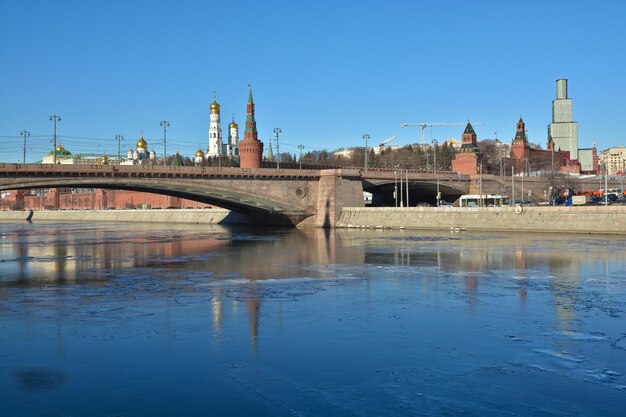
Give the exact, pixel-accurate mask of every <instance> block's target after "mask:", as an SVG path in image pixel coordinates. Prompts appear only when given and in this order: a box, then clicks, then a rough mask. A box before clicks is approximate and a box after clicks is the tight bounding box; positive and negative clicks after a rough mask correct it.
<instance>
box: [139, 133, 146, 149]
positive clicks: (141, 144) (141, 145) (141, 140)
mask: <svg viewBox="0 0 626 417" xmlns="http://www.w3.org/2000/svg"><path fill="white" fill-rule="evenodd" d="M137 149H148V142H146V140H145V139H144V138H143V133H142V134H141V136H140V137H139V140H138V141H137Z"/></svg>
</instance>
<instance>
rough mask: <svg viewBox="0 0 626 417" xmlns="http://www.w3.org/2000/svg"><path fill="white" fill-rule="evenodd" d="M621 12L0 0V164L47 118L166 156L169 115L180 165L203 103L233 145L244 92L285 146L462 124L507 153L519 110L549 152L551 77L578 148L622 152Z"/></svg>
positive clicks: (94, 142) (335, 144)
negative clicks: (561, 81) (562, 83)
mask: <svg viewBox="0 0 626 417" xmlns="http://www.w3.org/2000/svg"><path fill="white" fill-rule="evenodd" d="M625 16H626V6H625V5H624V3H623V2H620V1H612V2H611V1H597V2H588V1H585V2H583V1H543V2H534V1H524V2H507V1H474V2H465V1H387V2H382V1H328V2H327V1H323V0H320V1H316V2H298V1H284V2H280V1H271V2H253V1H250V2H237V1H223V2H219V1H212V2H205V1H176V2H174V1H169V2H165V1H116V0H111V1H55V2H50V1H29V0H0V145H1V149H2V158H1V159H2V160H5V161H17V160H20V159H21V147H22V142H21V137H20V136H19V132H20V131H21V130H23V129H27V130H29V131H30V132H31V135H32V137H31V138H29V145H28V146H27V160H32V161H34V160H37V159H40V158H41V155H42V154H43V153H44V152H46V151H48V150H49V149H51V147H52V145H51V144H50V139H51V135H52V123H51V122H50V121H49V120H48V117H49V116H50V115H51V114H54V113H56V114H59V115H61V118H62V121H61V122H60V124H59V134H60V135H61V142H62V143H63V144H64V145H65V146H66V147H67V148H68V149H69V150H70V151H73V152H81V153H86V152H97V153H101V152H107V154H109V155H111V154H116V153H117V142H116V141H115V140H114V137H115V135H116V134H122V135H124V136H125V138H126V139H125V142H124V143H123V149H128V148H129V147H130V146H131V145H134V143H135V142H136V140H137V138H138V137H139V134H140V132H141V131H142V130H143V134H144V136H145V137H146V139H147V141H148V143H149V147H150V149H152V148H154V149H155V150H156V151H157V153H162V151H163V146H162V135H163V131H162V128H161V127H160V126H159V121H160V120H163V119H166V120H168V121H170V123H171V126H170V127H169V129H168V151H174V150H175V149H180V150H181V152H182V153H185V154H191V153H192V152H194V151H195V150H196V149H197V148H198V147H199V146H200V147H202V148H203V149H206V146H207V143H208V128H209V115H208V113H209V104H210V102H211V101H212V99H213V91H216V92H217V98H218V102H219V103H220V105H221V109H222V127H223V128H224V130H225V128H226V126H227V124H228V122H229V121H230V118H231V114H232V113H234V114H235V120H236V121H237V122H238V123H239V124H240V127H241V136H242V137H243V125H244V120H245V108H246V107H245V104H246V99H247V88H248V87H247V85H248V83H251V84H252V87H253V93H254V98H255V103H256V109H257V126H258V129H259V138H260V139H261V140H263V141H267V140H268V139H269V138H270V137H271V136H272V129H273V128H274V127H281V129H282V132H283V133H282V137H281V151H284V152H291V153H297V151H298V149H297V145H298V144H303V145H304V146H305V147H306V148H305V149H308V150H312V149H336V148H340V147H347V146H363V139H362V135H363V133H369V135H370V136H371V138H372V139H371V142H370V144H376V143H377V142H379V141H382V140H383V139H385V138H387V137H389V136H392V135H396V136H397V139H396V140H395V141H394V142H392V143H390V145H391V144H397V145H403V144H408V143H415V142H417V141H418V140H419V139H418V138H419V135H420V131H419V129H418V128H404V129H402V128H400V124H401V123H416V122H423V121H426V122H464V121H466V120H468V119H471V120H474V121H480V122H483V123H484V125H483V126H480V127H477V128H476V130H477V133H478V137H479V139H485V138H493V137H494V135H493V132H494V131H497V132H498V137H499V138H500V139H501V140H504V141H507V142H510V141H511V140H512V138H513V136H514V133H515V123H516V122H517V119H518V117H519V116H520V115H522V116H523V117H524V120H525V121H526V127H527V129H528V133H529V137H530V140H531V141H532V142H536V143H541V144H542V145H543V146H545V142H546V126H547V125H548V124H549V123H550V118H551V101H552V100H553V99H554V96H555V80H556V79H558V78H567V79H569V93H570V97H571V98H572V99H573V102H574V120H575V121H577V122H578V123H579V146H580V147H590V146H591V145H592V142H593V140H594V138H595V140H596V141H597V144H598V148H600V149H605V148H607V147H609V146H616V145H626V137H625V135H624V128H623V126H622V123H621V121H622V120H623V119H624V114H625V111H626V108H625V105H624V102H625V101H624V97H625V96H626V82H625V80H624V77H625V71H624V68H626V26H625V25H624V24H623V19H624V17H625ZM462 130H463V128H462V127H460V128H433V129H432V133H431V131H430V130H427V131H426V138H427V140H430V138H431V135H432V137H433V138H436V139H440V140H441V139H448V138H451V137H457V138H459V137H460V135H461V133H462ZM224 136H225V137H226V136H227V134H226V132H224ZM85 138H89V139H85Z"/></svg>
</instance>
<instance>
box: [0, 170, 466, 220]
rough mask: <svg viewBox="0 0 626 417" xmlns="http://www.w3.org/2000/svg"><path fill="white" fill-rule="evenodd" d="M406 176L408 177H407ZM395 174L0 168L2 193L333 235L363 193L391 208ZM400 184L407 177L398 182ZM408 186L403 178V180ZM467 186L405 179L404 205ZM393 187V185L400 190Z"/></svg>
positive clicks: (440, 178)
mask: <svg viewBox="0 0 626 417" xmlns="http://www.w3.org/2000/svg"><path fill="white" fill-rule="evenodd" d="M405 175H406V174H405ZM397 176H398V175H397V173H396V172H394V171H393V170H367V171H365V170H361V169H358V168H351V169H267V168H265V169H264V168H260V169H251V168H220V167H172V166H157V165H138V166H130V165H87V164H85V165H81V164H78V165H69V164H68V165H60V164H59V165H52V164H10V163H0V191H3V190H15V189H37V188H101V189H118V190H132V191H142V192H150V193H157V194H165V195H171V196H174V197H181V198H186V199H190V200H194V201H199V202H203V203H208V204H213V205H216V206H219V207H224V208H227V209H229V210H233V211H235V212H239V213H242V214H243V215H244V216H246V217H247V218H248V221H249V222H250V223H253V224H270V225H299V226H314V227H332V226H333V225H334V224H335V222H336V221H337V220H338V219H339V216H340V215H341V209H342V208H343V207H362V206H363V205H364V202H363V190H366V191H370V192H372V193H373V194H374V195H376V196H378V199H379V201H381V202H383V204H387V205H394V203H393V189H394V186H395V185H396V181H397ZM403 178H405V177H403ZM405 181H406V178H405ZM471 181H472V179H471V178H470V177H468V176H460V175H458V174H456V173H449V172H445V173H423V172H413V171H408V182H409V198H410V201H411V204H412V205H414V202H415V201H424V198H426V199H434V196H435V192H436V191H435V190H436V189H437V183H439V189H440V190H441V192H442V195H443V199H446V198H447V199H449V200H450V201H454V200H456V198H458V196H460V195H461V194H464V193H467V192H468V191H469V190H470V184H471ZM398 186H399V185H398Z"/></svg>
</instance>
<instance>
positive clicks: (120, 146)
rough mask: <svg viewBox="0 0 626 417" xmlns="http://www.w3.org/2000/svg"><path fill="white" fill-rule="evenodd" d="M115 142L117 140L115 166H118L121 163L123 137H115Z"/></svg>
mask: <svg viewBox="0 0 626 417" xmlns="http://www.w3.org/2000/svg"><path fill="white" fill-rule="evenodd" d="M115 140H117V164H118V165H120V164H121V163H122V141H123V140H124V136H122V135H115Z"/></svg>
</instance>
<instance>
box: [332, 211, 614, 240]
mask: <svg viewBox="0 0 626 417" xmlns="http://www.w3.org/2000/svg"><path fill="white" fill-rule="evenodd" d="M337 227H342V228H346V227H347V228H350V227H355V228H361V227H369V228H394V229H395V228H406V229H430V230H449V229H451V228H452V229H457V228H458V229H457V230H459V229H460V230H466V231H471V230H480V231H494V232H505V231H516V232H520V231H523V232H548V233H602V234H620V235H626V206H609V207H602V206H595V207H591V206H586V207H544V206H540V207H535V206H532V207H483V208H478V207H472V208H465V207H464V208H458V207H410V208H409V207H408V208H395V207H380V208H361V207H346V208H344V209H343V211H342V214H341V217H340V219H339V222H338V223H337Z"/></svg>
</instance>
